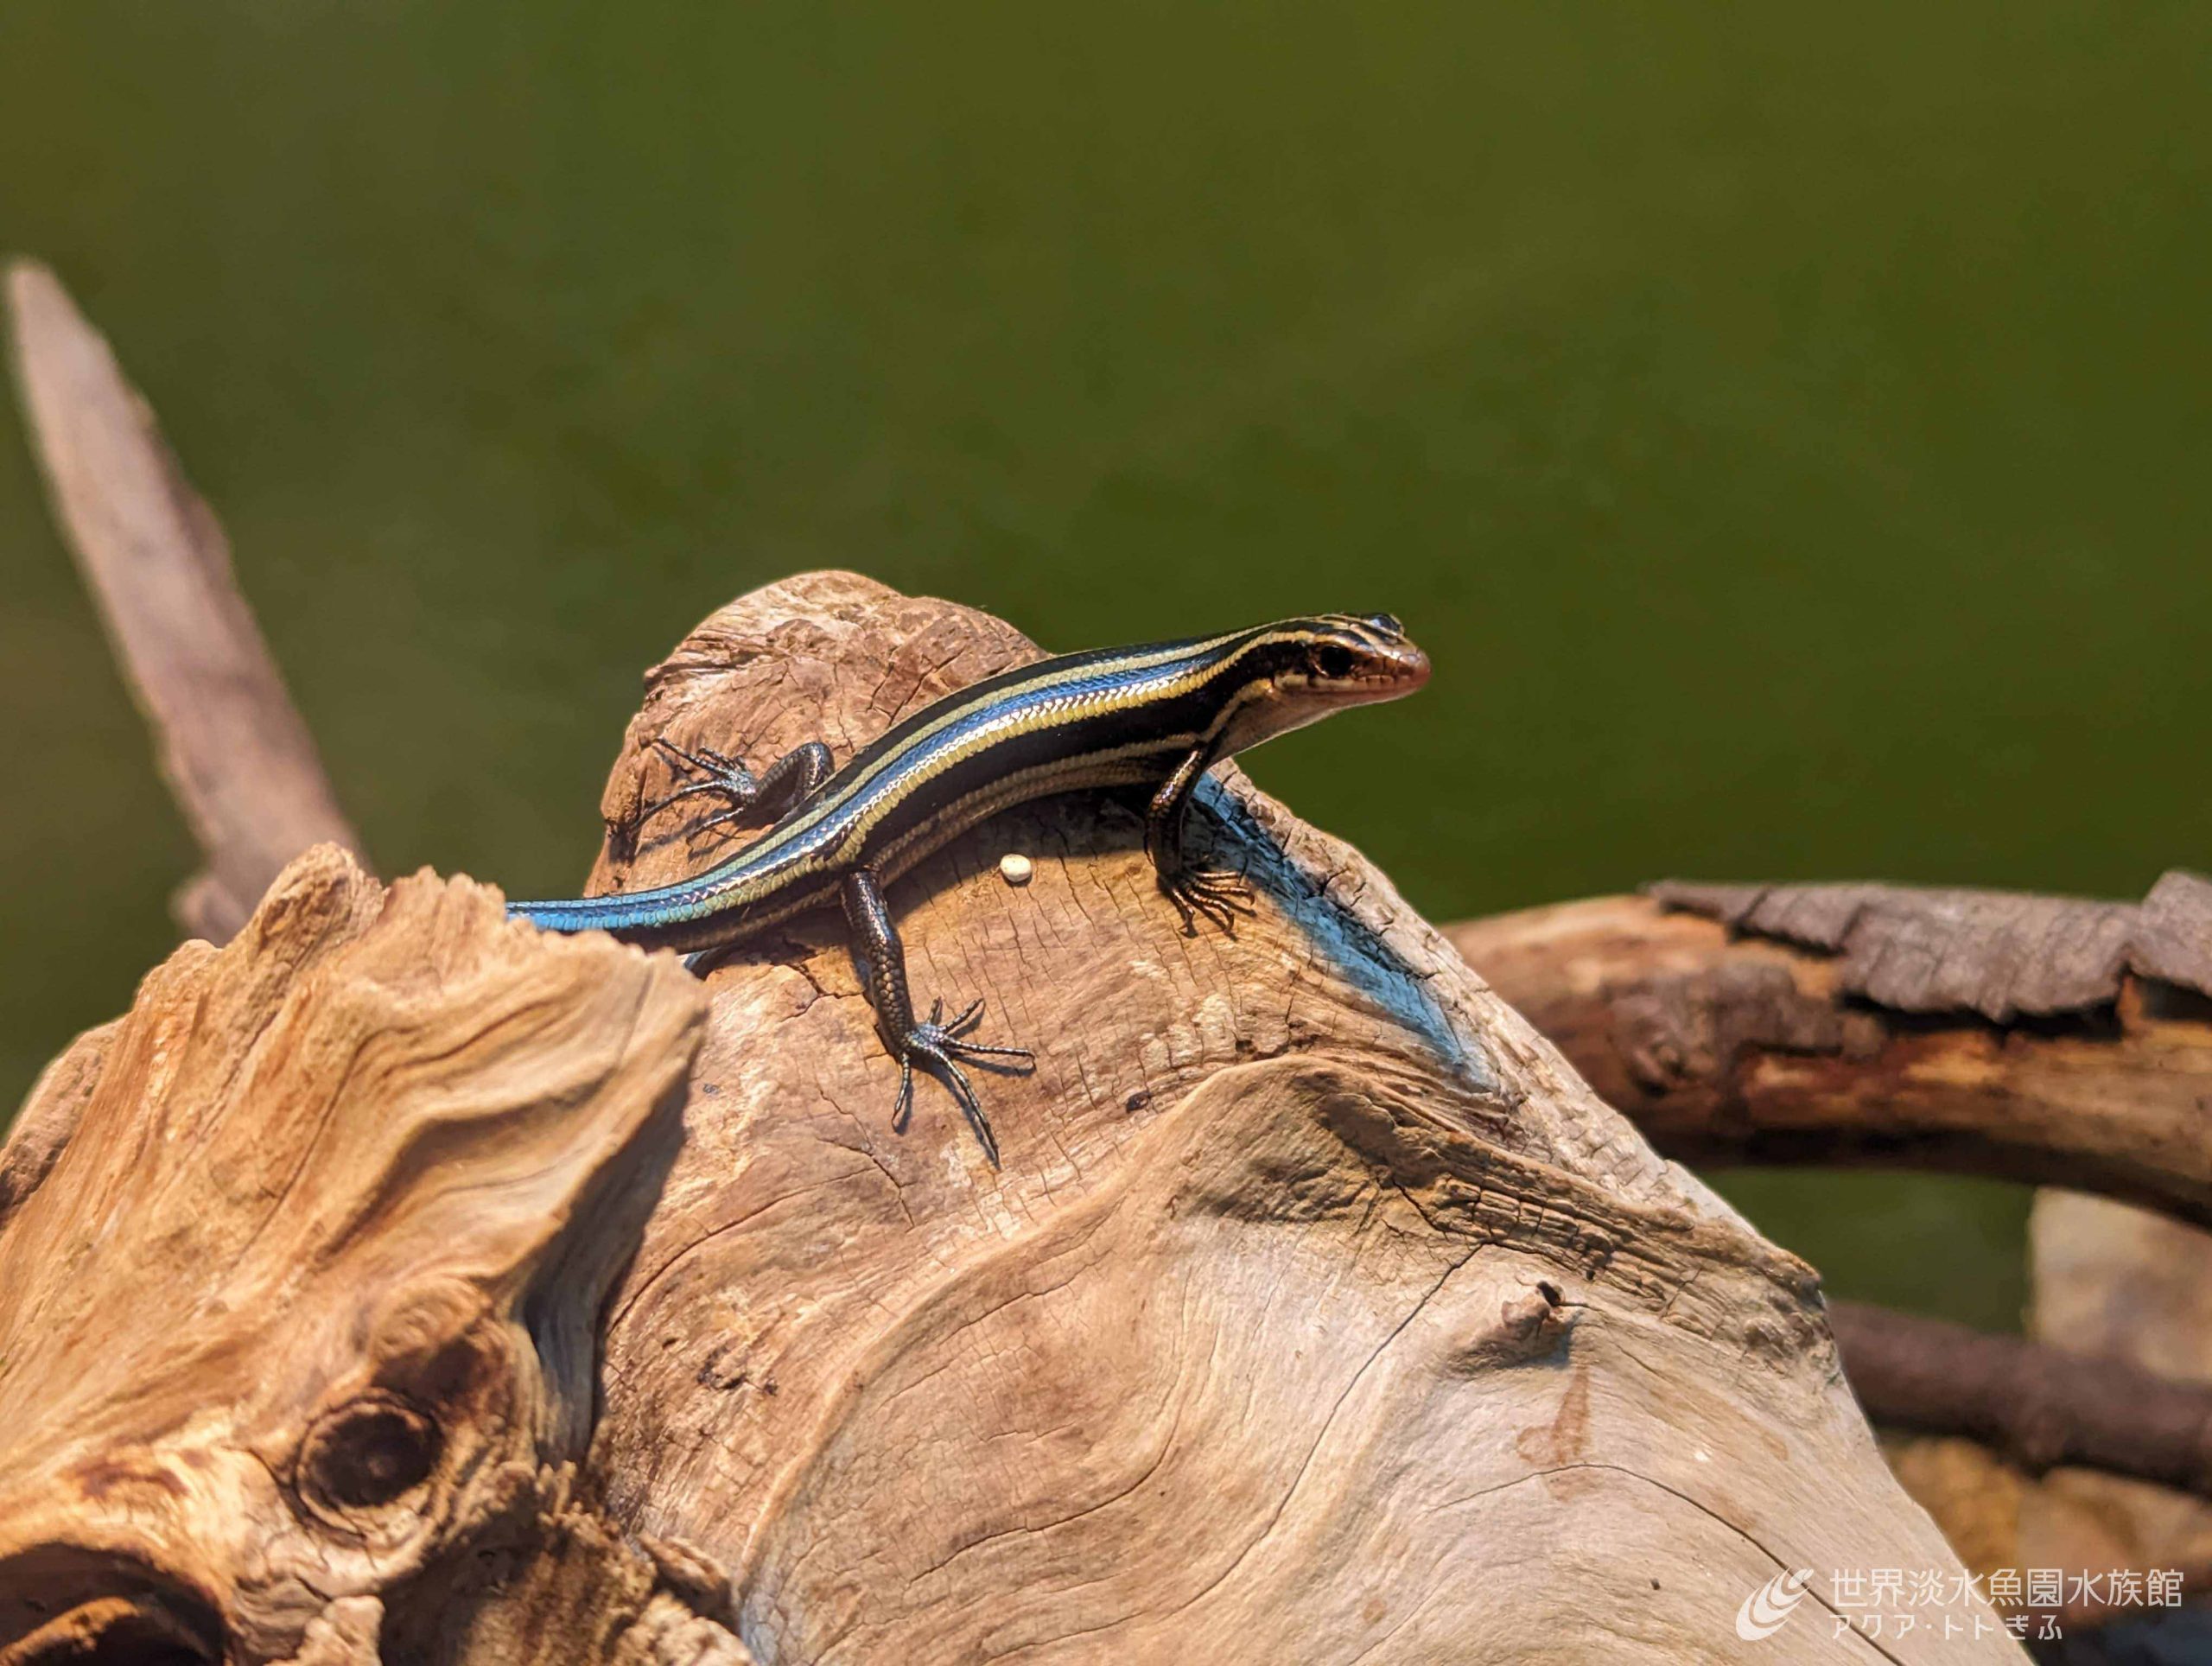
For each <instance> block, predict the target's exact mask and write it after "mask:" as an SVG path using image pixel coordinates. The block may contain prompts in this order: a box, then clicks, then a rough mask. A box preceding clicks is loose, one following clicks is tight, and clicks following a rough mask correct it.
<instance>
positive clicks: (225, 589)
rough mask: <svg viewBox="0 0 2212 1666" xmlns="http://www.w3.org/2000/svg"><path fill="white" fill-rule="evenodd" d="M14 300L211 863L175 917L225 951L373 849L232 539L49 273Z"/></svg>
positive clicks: (66, 503)
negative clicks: (244, 577) (259, 913)
mask: <svg viewBox="0 0 2212 1666" xmlns="http://www.w3.org/2000/svg"><path fill="white" fill-rule="evenodd" d="M7 292H8V302H9V316H10V325H11V336H10V339H11V344H12V346H13V348H14V360H15V367H16V385H17V391H18V394H19V396H20V397H21V399H22V408H23V417H24V424H25V426H26V428H27V429H29V433H30V436H31V440H32V442H33V448H34V449H35V452H36V454H37V456H38V461H39V466H40V467H41V471H42V472H43V474H44V475H45V477H46V484H47V491H48V496H49V497H50V499H52V502H53V506H54V520H55V523H56V524H57V525H59V526H60V529H61V532H62V536H63V537H65V538H66V539H67V541H68V544H69V546H70V548H71V549H72V550H74V551H75V553H76V556H77V563H78V565H79V568H80V569H82V570H83V572H84V575H85V582H86V587H87V588H89V589H90V590H91V592H92V600H93V601H94V602H95V603H96V604H97V605H98V607H99V612H100V618H101V620H103V622H104V623H105V625H106V626H107V633H108V637H109V639H110V641H111V643H112V644H113V645H114V649H115V658H116V664H118V666H119V667H120V668H121V669H122V671H123V673H124V677H125V679H126V680H127V681H128V682H129V684H130V690H131V693H132V695H133V696H134V697H135V698H136V699H137V703H138V707H139V709H140V710H141V711H142V712H143V713H144V714H145V717H146V721H147V723H148V724H149V726H150V727H151V728H152V730H153V732H154V741H155V753H156V757H157V759H158V760H159V761H160V764H161V769H162V776H163V778H164V779H166V780H167V781H168V785H169V790H170V792H171V793H172V794H173V795H174V796H175V799H176V802H177V807H178V808H179V809H180V810H181V811H182V812H183V814H184V818H185V821H186V823H187V824H188V826H189V827H190V828H191V830H192V833H193V836H194V838H195V839H197V840H198V841H199V843H200V849H201V851H202V852H203V853H204V855H205V856H206V859H207V869H206V871H205V872H203V873H201V874H200V875H198V877H196V878H195V879H194V880H193V881H191V882H190V883H188V885H186V886H185V887H183V888H182V889H181V891H179V892H178V893H177V895H176V898H175V902H174V904H173V905H172V906H173V908H174V911H175V914H176V917H177V922H178V924H180V925H182V926H183V927H184V929H185V930H186V932H188V933H190V934H192V935H193V936H195V937H204V938H210V939H212V940H213V941H215V942H218V943H220V942H222V941H224V940H225V939H226V938H228V937H229V936H230V935H231V933H232V932H235V931H237V930H238V927H239V925H241V924H243V923H244V922H245V918H246V916H247V915H248V914H249V913H251V912H252V910H253V906H254V904H255V903H256V902H257V900H259V898H260V896H261V894H262V893H263V892H264V891H265V890H267V889H268V888H269V886H270V882H271V881H273V880H275V879H276V877H277V873H278V871H279V870H280V869H281V868H283V866H284V864H285V863H286V862H289V861H290V860H291V859H292V858H293V857H294V856H296V855H299V854H300V852H301V851H302V850H305V849H307V848H308V846H309V845H312V844H317V843H333V844H339V845H343V846H345V847H346V848H347V849H352V850H355V851H359V849H360V842H359V839H358V838H357V837H356V836H355V835H354V833H353V829H352V827H351V826H350V825H349V824H348V823H347V822H346V817H345V813H344V811H341V810H340V808H339V807H338V798H337V795H336V793H335V792H333V791H332V790H331V785H330V782H329V780H328V779H327V777H326V776H325V775H324V773H323V770H322V763H321V758H320V757H319V756H318V755H317V754H316V751H315V742H314V741H313V739H312V738H311V737H310V736H309V735H308V729H307V726H306V724H305V723H303V722H302V721H301V720H300V716H299V714H298V712H297V711H296V710H295V709H293V706H292V702H291V696H290V695H289V693H287V692H286V690H285V687H284V679H283V675H282V673H280V672H279V671H277V662H276V660H275V659H274V658H271V657H270V652H269V646H268V644H267V643H266V642H264V640H263V639H262V635H261V629H260V626H257V624H256V623H255V622H254V617H253V612H252V610H251V608H250V607H247V605H246V603H245V598H244V597H243V596H241V595H239V593H238V582H237V580H236V578H235V577H234V576H233V575H232V570H231V550H230V543H229V541H228V540H227V539H226V537H224V536H223V529H222V525H221V524H220V523H219V522H218V521H217V520H216V518H215V517H214V515H213V513H212V512H210V511H209V509H208V507H207V505H206V504H205V503H203V502H202V501H201V500H200V496H199V494H198V493H195V492H194V490H193V489H192V486H191V484H190V482H188V480H186V479H185V478H184V474H183V471H182V470H181V468H180V467H178V465H177V461H176V459H175V456H173V455H171V454H170V451H169V448H168V446H167V445H166V444H165V443H163V442H162V435H161V430H160V429H159V427H158V426H157V425H156V423H155V420H154V414H153V412H152V411H151V410H149V409H148V407H147V404H146V402H145V401H144V400H143V399H142V398H140V397H138V393H137V390H136V389H135V388H133V387H132V386H131V385H130V382H129V381H128V380H127V379H126V378H124V374H123V371H122V368H121V366H118V364H117V363H116V360H115V355H114V353H111V351H110V350H109V348H108V344H107V341H106V340H105V338H104V337H103V336H102V335H101V334H100V333H99V331H98V330H96V329H94V328H93V327H92V325H91V324H89V323H88V322H86V320H85V317H84V315H82V314H81V313H79V311H78V310H77V308H76V306H75V304H74V303H73V302H71V300H70V299H69V296H68V293H67V291H66V290H65V289H63V288H62V287H61V285H60V283H59V282H58V281H57V280H56V279H55V277H54V274H53V273H52V272H50V271H48V270H47V269H46V268H45V267H44V266H41V265H40V264H37V263H36V262H35V261H27V260H26V261H16V262H15V263H13V264H11V265H10V267H9V268H8V272H7Z"/></svg>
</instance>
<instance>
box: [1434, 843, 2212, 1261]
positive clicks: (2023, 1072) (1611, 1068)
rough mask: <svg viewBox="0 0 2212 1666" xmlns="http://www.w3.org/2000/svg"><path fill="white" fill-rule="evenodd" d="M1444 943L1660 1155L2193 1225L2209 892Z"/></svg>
mask: <svg viewBox="0 0 2212 1666" xmlns="http://www.w3.org/2000/svg"><path fill="white" fill-rule="evenodd" d="M1670 905H1671V906H1670ZM1681 909H1694V910H1695V911H1696V912H1695V913H1691V912H1678V910H1681ZM1451 936H1452V941H1453V943H1454V944H1456V945H1457V946H1458V947H1459V950H1460V951H1461V952H1462V953H1463V954H1465V956H1466V957H1467V958H1468V959H1469V961H1470V962H1471V963H1472V964H1474V965H1475V966H1476V967H1478V969H1479V970H1481V971H1482V973H1483V974H1484V976H1485V977H1487V978H1488V979H1489V980H1490V981H1491V984H1492V985H1493V987H1495V988H1496V989H1497V990H1498V992H1499V993H1500V994H1501V995H1504V996H1505V997H1506V999H1508V1000H1509V1001H1511V1002H1513V1003H1514V1004H1515V1005H1516V1006H1517V1007H1519V1008H1521V1010H1522V1011H1523V1012H1525V1013H1526V1014H1529V1018H1530V1019H1531V1020H1532V1021H1534V1022H1535V1025H1536V1027H1537V1028H1539V1029H1540V1030H1541V1031H1542V1032H1543V1033H1545V1034H1546V1035H1547V1036H1548V1037H1550V1038H1551V1039H1552V1040H1554V1042H1556V1043H1557V1044H1558V1045H1559V1046H1560V1047H1561V1048H1562V1049H1563V1050H1564V1051H1565V1052H1566V1053H1567V1056H1568V1057H1569V1058H1570V1059H1573V1061H1574V1062H1575V1064H1576V1065H1577V1066H1578V1067H1579V1068H1580V1070H1581V1071H1583V1073H1584V1074H1585V1076H1586V1078H1588V1079H1589V1081H1590V1082H1591V1084H1592V1086H1594V1087H1596V1088H1597V1089H1598V1091H1599V1092H1600V1093H1601V1094H1603V1095H1604V1096H1605V1097H1606V1098H1607V1099H1608V1100H1609V1101H1611V1103H1613V1104H1615V1105H1618V1107H1620V1109H1621V1110H1624V1111H1625V1112H1627V1113H1628V1115H1629V1116H1630V1117H1632V1118H1633V1119H1634V1120H1635V1121H1636V1122H1637V1125H1638V1126H1639V1127H1640V1128H1641V1129H1643V1131H1644V1133H1645V1134H1646V1135H1648V1136H1649V1138H1650V1140H1651V1141H1652V1142H1653V1144H1655V1145H1656V1146H1657V1147H1658V1148H1659V1149H1660V1150H1662V1151H1663V1152H1665V1153H1666V1154H1669V1156H1673V1157H1675V1158H1678V1159H1680V1160H1683V1161H1686V1162H1691V1163H1695V1164H1699V1165H1711V1164H1725V1163H1730V1162H1744V1163H1790V1164H1829V1165H1865V1166H1878V1167H1912V1168H1929V1169H1948V1170H1952V1171H1955V1172H1959V1173H1974V1174H1989V1175H1997V1176H2004V1177H2010V1178H2012V1179H2016V1180H2031V1181H2037V1182H2042V1183H2050V1184H2063V1185H2066V1186H2073V1187H2076V1188H2080V1189H2083V1190H2094V1191H2101V1192H2109V1193H2111V1194H2112V1195H2113V1196H2115V1197H2119V1198H2123V1199H2132V1200H2135V1201H2139V1202H2142V1203H2145V1204H2147V1205H2153V1206H2156V1207H2158V1208H2160V1209H2164V1210H2166V1211H2171V1212H2172V1213H2174V1214H2176V1215H2177V1216H2179V1217H2181V1218H2183V1219H2186V1220H2190V1221H2192V1222H2196V1223H2198V1224H2203V1223H2206V1222H2208V1221H2212V1134H2208V1125H2207V1123H2206V1121H2205V1117H2204V1106H2205V1104H2206V1103H2208V1100H2212V951H2208V948H2207V945H2208V944H2212V882H2208V881H2205V880H2203V879H2202V878H2199V877H2197V876H2196V875H2193V874H2179V873H2177V874H2168V875H2167V876H2166V877H2165V878H2164V879H2163V880H2161V881H2159V882H2158V886H2157V887H2155V888H2154V889H2153V890H2152V893H2151V894H2150V896H2149V898H2148V899H2147V900H2145V902H2144V903H2143V904H2141V905H2139V906H2129V905H2121V904H2104V903H2082V902H2071V901H2067V900H2060V899H2055V898H2033V897H2015V896H2010V895H2005V894H2004V893H1989V892H1922V891H1915V890H1911V889H1910V888H1907V887H1881V886H1808V887H1775V888H1766V887H1661V888H1660V889H1659V892H1658V894H1657V895H1656V897H1654V898H1649V899H1647V898H1637V897H1608V898H1600V899H1598V900H1593V901H1590V902H1580V903H1568V904H1565V905H1562V906H1558V907H1553V908H1540V909H1532V910H1529V911H1527V912H1522V913H1517V914H1506V915H1501V916H1498V917H1497V918H1496V919H1488V920H1475V921H1470V922H1468V923H1466V924H1465V925H1458V926H1454V927H1452V928H1451Z"/></svg>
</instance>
